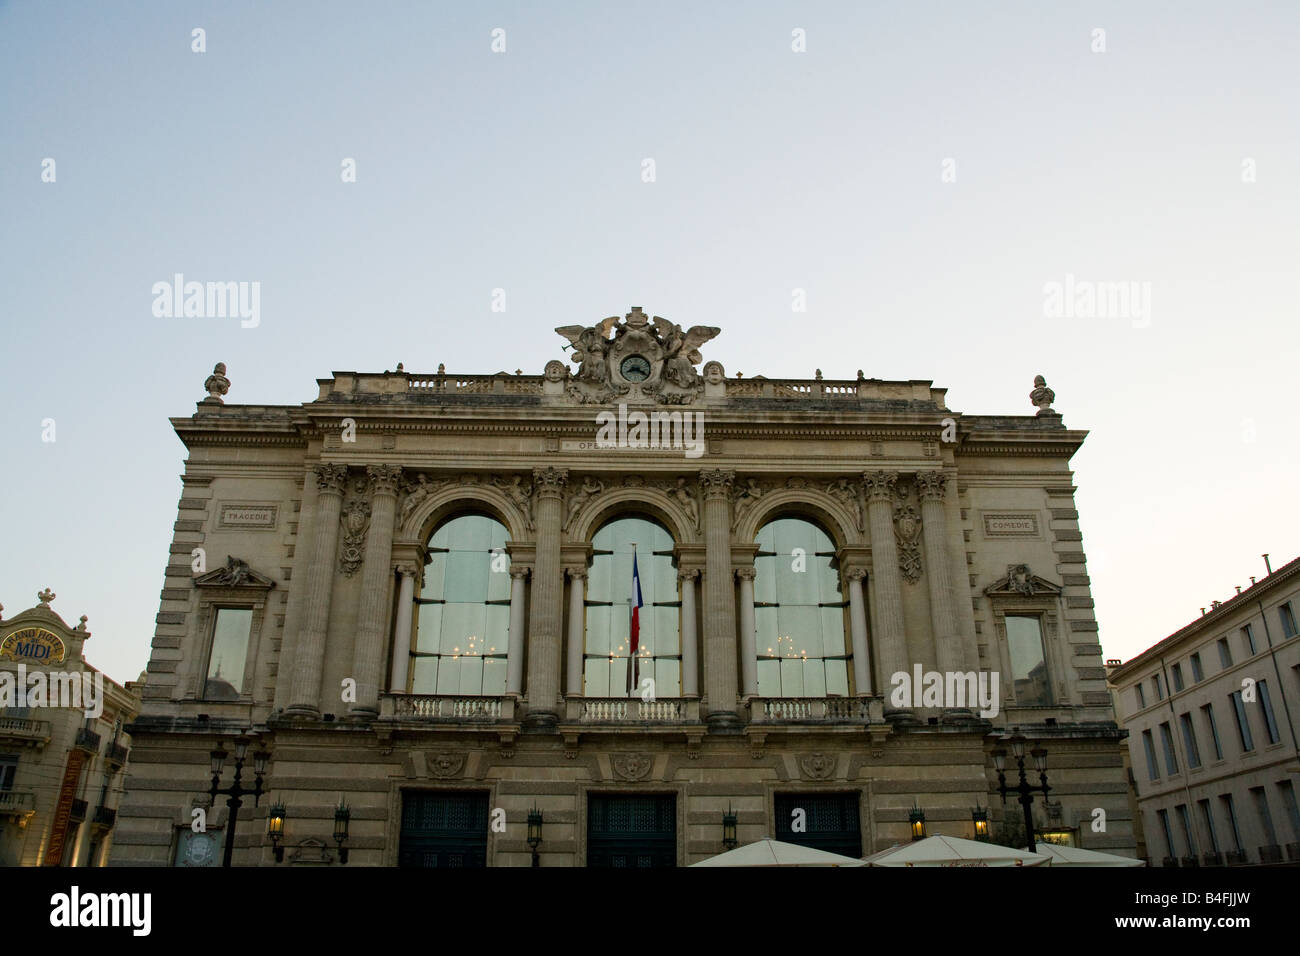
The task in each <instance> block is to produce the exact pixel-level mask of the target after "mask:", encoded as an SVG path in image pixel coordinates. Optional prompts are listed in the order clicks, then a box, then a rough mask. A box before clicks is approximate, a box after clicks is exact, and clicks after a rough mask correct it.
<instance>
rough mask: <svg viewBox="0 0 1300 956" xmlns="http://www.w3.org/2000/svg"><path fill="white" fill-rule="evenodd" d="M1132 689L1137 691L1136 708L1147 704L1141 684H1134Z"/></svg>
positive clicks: (1139, 708)
mask: <svg viewBox="0 0 1300 956" xmlns="http://www.w3.org/2000/svg"><path fill="white" fill-rule="evenodd" d="M1133 689H1134V690H1136V691H1137V699H1138V710H1141V709H1142V708H1143V707H1145V706H1146V705H1147V695H1146V692H1145V691H1143V690H1142V685H1141V684H1134V685H1133Z"/></svg>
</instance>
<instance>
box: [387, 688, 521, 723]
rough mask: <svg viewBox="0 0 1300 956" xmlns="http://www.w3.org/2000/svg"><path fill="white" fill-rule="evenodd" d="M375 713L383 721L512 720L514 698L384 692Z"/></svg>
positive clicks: (455, 721) (510, 721) (497, 721)
mask: <svg viewBox="0 0 1300 956" xmlns="http://www.w3.org/2000/svg"><path fill="white" fill-rule="evenodd" d="M379 716H380V718H381V719H386V720H413V721H437V722H439V723H450V724H455V723H471V724H500V723H513V722H514V719H515V698H514V697H513V696H510V695H505V696H502V697H474V696H467V695H459V694H457V695H450V694H448V695H444V694H384V695H383V696H382V697H381V698H380V701H379Z"/></svg>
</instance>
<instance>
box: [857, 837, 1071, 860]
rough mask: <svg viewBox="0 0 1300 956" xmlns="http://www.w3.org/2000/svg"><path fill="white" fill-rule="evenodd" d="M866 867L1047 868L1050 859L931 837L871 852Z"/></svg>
mask: <svg viewBox="0 0 1300 956" xmlns="http://www.w3.org/2000/svg"><path fill="white" fill-rule="evenodd" d="M863 862H864V863H866V864H867V866H1051V865H1052V858H1051V857H1049V856H1046V855H1045V854H1042V853H1029V852H1028V851H1026V850H1017V849H1014V848H1013V847H1009V846H998V845H997V844H996V843H980V842H978V841H976V840H963V839H961V838H960V837H950V836H932V837H926V838H925V839H924V840H917V841H916V842H915V843H901V844H899V845H898V846H891V847H890V848H889V849H888V850H881V851H880V852H879V853H873V854H872V855H871V856H869V857H867V858H866V859H865V860H864V861H863Z"/></svg>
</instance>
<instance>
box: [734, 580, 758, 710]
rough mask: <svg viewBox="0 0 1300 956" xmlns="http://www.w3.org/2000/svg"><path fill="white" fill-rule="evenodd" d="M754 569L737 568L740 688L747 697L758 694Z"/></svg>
mask: <svg viewBox="0 0 1300 956" xmlns="http://www.w3.org/2000/svg"><path fill="white" fill-rule="evenodd" d="M757 574H758V572H757V571H756V570H755V569H754V568H736V577H738V578H739V579H740V676H741V681H740V687H741V693H742V694H744V695H745V696H746V697H753V696H755V695H757V694H758V652H757V648H756V647H755V634H754V630H755V628H754V578H755V577H756V576H757Z"/></svg>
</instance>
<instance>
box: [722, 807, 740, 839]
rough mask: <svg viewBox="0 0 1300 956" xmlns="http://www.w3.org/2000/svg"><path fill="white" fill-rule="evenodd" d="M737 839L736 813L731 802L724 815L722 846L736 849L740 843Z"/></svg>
mask: <svg viewBox="0 0 1300 956" xmlns="http://www.w3.org/2000/svg"><path fill="white" fill-rule="evenodd" d="M738 842H739V841H738V840H737V839H736V814H735V811H733V810H732V809H731V804H730V803H728V804H727V812H726V813H724V814H723V815H722V848H723V849H724V850H734V849H735V848H736V846H737V844H738Z"/></svg>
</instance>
